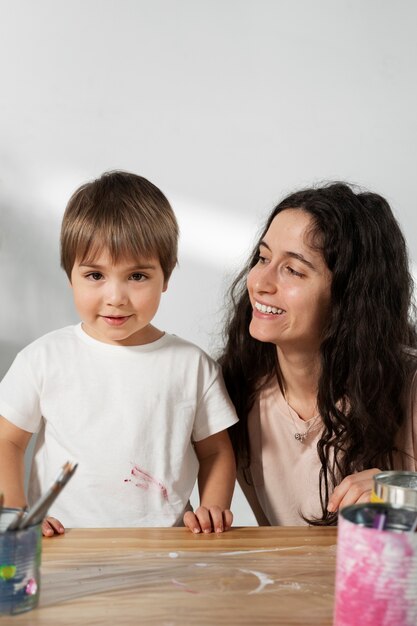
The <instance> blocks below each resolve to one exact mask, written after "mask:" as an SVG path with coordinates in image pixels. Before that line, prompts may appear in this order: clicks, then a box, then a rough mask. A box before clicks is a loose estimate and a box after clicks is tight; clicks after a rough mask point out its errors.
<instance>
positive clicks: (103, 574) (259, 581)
mask: <svg viewBox="0 0 417 626" xmlns="http://www.w3.org/2000/svg"><path fill="white" fill-rule="evenodd" d="M335 557H336V529H334V528H308V527H278V528H257V527H249V528H234V529H232V530H231V531H229V532H227V533H224V534H221V535H214V534H211V535H196V536H195V535H192V534H191V533H190V532H189V531H187V530H185V529H184V528H145V529H144V528H140V529H139V528H138V529H97V530H96V529H74V530H69V531H67V533H66V534H65V536H61V537H54V538H52V539H44V540H43V556H42V591H41V600H40V605H39V607H38V608H37V609H36V610H34V611H30V612H28V613H25V614H22V615H18V616H15V617H3V618H0V625H1V626H2V625H3V623H5V625H6V624H7V626H9V625H11V626H18V625H19V626H20V625H21V624H25V625H26V626H32V625H33V626H37V625H42V626H44V625H45V626H46V625H48V626H62V625H64V624H65V625H69V624H71V625H72V626H78V625H80V624H88V625H91V626H93V625H97V626H106V625H110V624H111V625H113V624H115V625H120V626H130V625H133V624H134V625H136V624H146V625H154V624H155V625H160V626H177V625H181V626H183V625H192V626H203V625H204V626H218V625H219V626H220V625H224V626H234V625H236V626H245V625H247V626H257V625H258V624H264V625H265V626H273V625H275V624H280V625H282V626H292V625H303V626H304V625H306V624H317V625H320V626H331V624H332V611H333V597H334V572H335Z"/></svg>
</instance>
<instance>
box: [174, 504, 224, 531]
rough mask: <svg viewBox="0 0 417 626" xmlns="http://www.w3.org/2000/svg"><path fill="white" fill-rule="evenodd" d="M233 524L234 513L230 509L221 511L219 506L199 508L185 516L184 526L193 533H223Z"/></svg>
mask: <svg viewBox="0 0 417 626" xmlns="http://www.w3.org/2000/svg"><path fill="white" fill-rule="evenodd" d="M232 522H233V513H232V512H231V511H230V510H229V509H225V510H224V511H222V510H221V508H220V507H218V506H211V507H210V508H207V507H205V506H199V507H198V509H196V510H195V511H194V512H193V511H187V513H185V514H184V524H185V525H186V526H187V528H189V529H190V530H191V531H192V532H193V533H196V534H197V533H200V532H203V533H211V532H212V531H213V532H216V533H222V532H223V531H224V530H229V528H230V527H231V525H232Z"/></svg>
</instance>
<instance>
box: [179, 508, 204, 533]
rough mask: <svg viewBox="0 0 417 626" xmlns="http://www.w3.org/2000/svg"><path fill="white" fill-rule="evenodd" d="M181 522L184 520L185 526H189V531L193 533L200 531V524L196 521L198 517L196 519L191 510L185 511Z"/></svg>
mask: <svg viewBox="0 0 417 626" xmlns="http://www.w3.org/2000/svg"><path fill="white" fill-rule="evenodd" d="M183 522H184V524H185V526H186V527H187V528H189V530H191V532H193V533H195V534H197V533H199V532H201V527H200V524H199V522H198V519H197V517H196V516H195V515H194V513H193V512H192V511H187V512H186V513H185V514H184V517H183Z"/></svg>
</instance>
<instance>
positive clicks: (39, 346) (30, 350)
mask: <svg viewBox="0 0 417 626" xmlns="http://www.w3.org/2000/svg"><path fill="white" fill-rule="evenodd" d="M76 328H77V327H76V326H65V327H64V328H59V329H58V330H52V331H50V332H49V333H46V334H45V335H42V336H41V337H38V339H35V340H34V341H32V342H31V343H29V344H28V345H27V346H26V347H25V348H23V350H21V353H22V354H35V353H39V352H43V351H45V350H46V351H47V350H49V349H51V348H54V347H57V348H58V349H62V347H63V346H64V344H68V343H71V342H72V341H74V339H75V338H76Z"/></svg>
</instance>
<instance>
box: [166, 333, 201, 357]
mask: <svg viewBox="0 0 417 626" xmlns="http://www.w3.org/2000/svg"><path fill="white" fill-rule="evenodd" d="M165 338H166V342H165V345H166V347H167V348H174V349H181V350H184V351H185V352H189V353H190V354H195V355H199V356H203V357H206V358H208V359H210V360H213V359H212V357H211V356H209V355H208V354H207V352H205V350H203V348H200V346H198V345H197V344H196V343H193V342H192V341H189V340H188V339H183V338H182V337H179V336H178V335H172V334H170V333H165Z"/></svg>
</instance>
